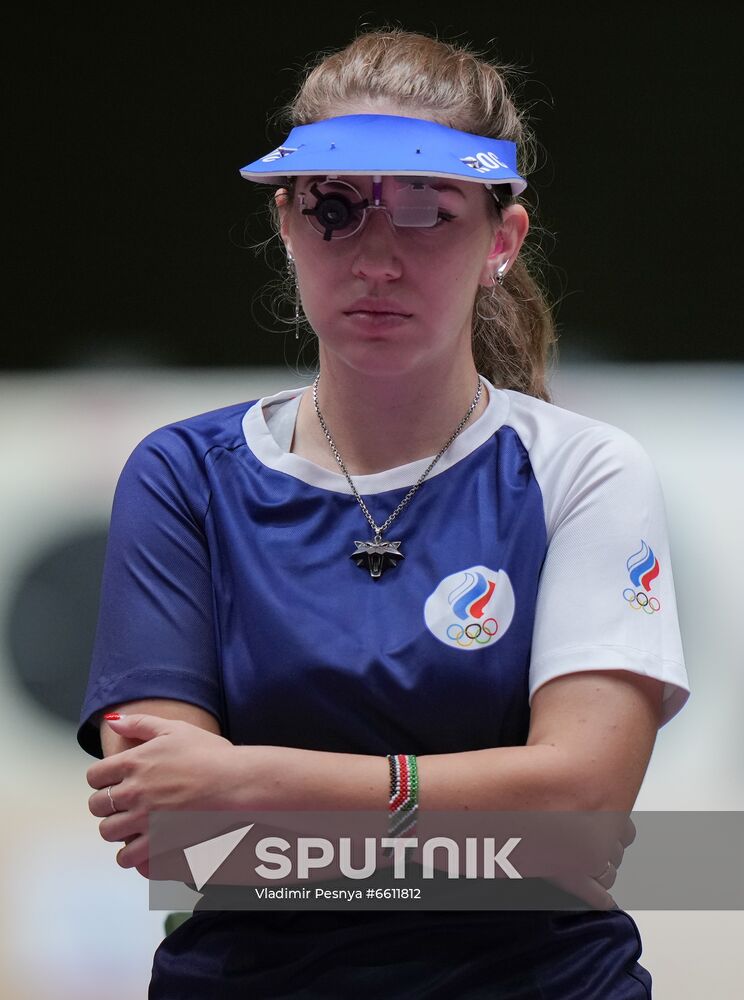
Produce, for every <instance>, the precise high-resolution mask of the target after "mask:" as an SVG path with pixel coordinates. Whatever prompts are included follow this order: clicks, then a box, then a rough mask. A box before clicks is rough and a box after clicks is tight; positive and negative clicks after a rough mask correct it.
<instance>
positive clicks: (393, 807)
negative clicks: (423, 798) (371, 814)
mask: <svg viewBox="0 0 744 1000" xmlns="http://www.w3.org/2000/svg"><path fill="white" fill-rule="evenodd" d="M387 759H388V763H389V764H390V801H389V804H388V808H389V814H388V819H389V822H388V834H389V836H391V837H404V836H414V835H415V833H416V816H417V813H418V769H417V767H416V757H415V755H414V754H412V753H396V754H388V755H387ZM388 850H391V849H390V848H389V849H388Z"/></svg>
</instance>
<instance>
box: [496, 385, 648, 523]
mask: <svg viewBox="0 0 744 1000" xmlns="http://www.w3.org/2000/svg"><path fill="white" fill-rule="evenodd" d="M502 391H503V392H504V393H505V395H506V397H507V399H508V402H509V410H508V413H507V415H506V418H505V420H504V425H505V426H508V427H511V428H512V429H513V431H514V433H515V434H516V435H517V437H518V438H519V440H520V442H521V444H522V446H523V447H524V449H525V451H526V453H527V455H528V458H529V462H530V466H531V468H532V471H533V473H534V475H535V478H536V480H537V482H538V485H539V486H540V489H541V491H542V494H543V498H544V502H545V509H546V519H547V521H548V525H549V526H550V524H551V523H552V524H553V525H554V524H555V521H556V518H557V517H558V516H559V515H560V513H561V511H565V508H566V504H567V502H569V501H570V500H571V499H572V498H574V499H578V498H579V497H580V496H587V495H588V494H589V493H591V492H592V491H595V492H596V491H597V490H603V489H606V488H613V487H614V486H617V485H620V484H622V486H623V489H624V490H625V492H626V493H630V494H632V493H633V491H634V490H639V491H645V490H648V489H654V490H655V489H657V487H658V480H657V476H656V471H655V468H654V466H653V463H652V461H651V458H650V456H649V454H648V452H647V451H646V449H645V448H644V446H643V445H642V444H641V443H640V442H639V441H638V440H637V439H636V438H634V437H633V436H632V435H631V434H629V433H628V432H627V431H625V430H623V429H622V428H620V427H616V426H615V425H614V424H609V423H606V422H605V421H603V420H597V419H595V418H593V417H588V416H585V415H584V414H581V413H575V412H574V411H572V410H567V409H565V408H563V407H561V406H557V405H556V404H555V403H548V402H546V401H545V400H542V399H536V398H535V397H534V396H528V395H526V394H525V393H521V392H518V391H516V390H513V389H504V390H502Z"/></svg>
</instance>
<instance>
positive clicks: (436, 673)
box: [78, 383, 689, 756]
mask: <svg viewBox="0 0 744 1000" xmlns="http://www.w3.org/2000/svg"><path fill="white" fill-rule="evenodd" d="M486 385H487V387H488V392H489V404H488V407H487V409H486V411H485V412H484V413H483V415H482V416H481V417H480V418H479V419H478V420H477V421H476V422H475V423H473V424H472V425H469V426H466V428H465V429H464V430H463V431H462V433H461V434H460V435H459V437H458V438H457V439H456V440H455V441H454V443H453V444H452V445H451V446H450V448H449V449H448V451H447V452H446V453H445V454H444V456H443V457H442V458H441V459H440V461H439V462H438V463H437V465H436V466H435V467H434V469H433V471H432V472H431V473H430V475H429V477H428V478H427V480H426V481H425V482H424V483H423V485H422V486H421V487H420V489H419V491H418V492H417V494H416V496H415V497H414V499H413V500H412V501H411V503H410V504H409V505H408V506H407V507H406V508H405V509H404V510H403V511H402V513H401V514H400V516H399V517H398V518H396V520H395V521H394V522H393V524H392V525H391V527H390V528H389V529H388V531H387V532H386V536H385V537H386V538H387V539H388V540H397V539H401V543H402V544H401V551H402V552H403V554H404V556H405V558H404V559H403V560H401V561H400V562H399V564H398V565H397V566H396V567H395V568H393V569H389V570H388V571H387V572H385V573H384V574H383V575H382V577H381V578H380V579H377V580H373V579H372V578H371V577H370V574H369V572H368V571H367V570H366V569H364V568H360V567H359V566H357V565H356V564H355V562H354V561H353V560H352V559H351V558H350V555H351V553H352V552H354V551H355V544H354V543H355V541H358V540H368V539H369V538H370V536H371V530H370V528H369V525H368V524H367V522H366V520H365V518H364V516H363V514H362V512H361V510H360V508H359V506H358V504H357V502H356V500H355V499H354V497H353V496H352V494H351V491H350V488H349V485H348V483H347V481H346V479H345V478H344V476H343V475H341V473H340V472H338V473H336V472H331V471H329V470H327V469H324V468H321V467H319V466H317V465H315V464H314V463H312V462H310V461H308V460H306V459H304V458H301V457H299V456H298V455H295V454H292V453H291V452H289V450H288V449H289V447H290V442H291V440H292V433H293V428H294V421H295V418H296V414H297V409H298V406H299V401H300V397H301V394H302V393H303V392H304V391H308V390H306V389H304V390H303V389H300V390H297V389H293V390H289V391H285V392H279V393H277V394H276V395H274V396H270V397H267V398H264V399H262V400H259V401H256V402H253V403H240V404H237V405H234V406H228V407H224V408H222V409H219V410H214V411H212V412H209V413H204V414H201V415H199V416H195V417H191V418H189V419H186V420H181V421H178V422H176V423H173V424H169V425H168V426H165V427H161V428H159V429H158V430H156V431H154V432H153V433H151V434H149V435H148V436H147V437H146V438H145V439H144V440H143V441H142V442H141V443H140V444H139V445H138V446H137V447H136V448H135V450H134V452H133V453H132V455H131V456H130V458H129V460H128V461H127V463H126V465H125V467H124V470H123V472H122V474H121V477H120V479H119V483H118V486H117V489H116V494H115V498H114V505H113V512H112V518H111V527H110V536H109V542H108V549H107V554H106V563H105V570H104V577H103V585H102V592H101V605H100V614H99V622H98V629H97V633H96V641H95V649H94V654H93V662H92V666H91V672H90V681H89V686H88V691H87V694H86V698H85V703H84V705H83V708H82V712H81V719H80V721H81V726H80V730H79V737H78V738H79V741H80V744H81V746H83V748H84V749H86V750H88V751H89V752H91V753H93V754H95V755H97V756H100V754H101V750H100V742H99V737H98V730H97V727H96V726H95V725H92V724H91V721H90V720H91V716H93V715H94V714H95V713H97V712H99V711H100V710H101V709H103V708H105V707H106V706H108V705H111V704H114V703H117V702H124V701H127V700H134V699H139V698H150V697H165V698H176V699H182V700H184V701H188V702H193V703H194V704H196V705H200V706H201V707H203V708H205V709H207V710H208V711H209V712H211V713H212V714H213V715H214V716H215V717H216V718H217V719H218V720H219V722H220V725H221V728H222V733H223V735H224V736H226V737H227V738H228V739H230V740H231V741H232V742H233V743H236V744H239V743H242V744H271V745H286V746H296V747H302V748H307V749H316V750H329V751H345V752H350V753H366V754H375V753H379V754H385V753H391V752H396V753H416V754H426V753H446V752H453V751H460V750H471V749H481V748H485V747H491V746H510V745H521V744H524V743H525V742H526V739H527V732H528V727H529V703H530V700H531V698H532V696H533V695H534V692H535V691H536V690H537V689H538V688H539V687H540V685H542V684H544V683H545V682H546V681H548V680H550V679H552V678H554V677H558V676H560V675H562V674H568V673H572V672H574V671H581V670H598V669H607V670H612V669H624V670H630V671H633V672H636V673H639V674H643V675H646V676H650V677H656V678H659V679H660V680H662V681H664V701H663V716H662V724H664V723H665V722H667V721H668V720H669V719H670V718H671V717H672V716H673V715H674V714H676V712H678V711H679V710H680V709H681V707H682V706H683V704H684V703H685V701H686V699H687V697H688V695H689V685H688V680H687V675H686V671H685V666H684V660H683V654H682V646H681V641H680V634H679V626H678V621H677V612H676V607H675V596H674V583H673V578H672V567H671V562H670V555H669V546H668V539H667V528H666V521H665V513H664V502H663V498H662V493H661V490H660V486H659V482H658V479H657V476H656V473H655V471H654V469H653V466H652V464H651V461H650V459H649V458H648V456H647V454H646V453H645V451H644V450H643V448H642V447H641V446H640V445H639V444H638V443H637V442H636V441H635V440H634V439H633V438H632V437H630V436H629V435H628V434H626V433H625V432H623V431H621V430H619V429H617V428H615V427H613V426H611V425H609V424H606V423H603V422H601V421H597V420H593V419H590V418H587V417H585V416H581V415H579V414H576V413H572V412H570V411H568V410H565V409H562V408H560V407H558V406H555V405H553V404H550V403H546V402H544V401H542V400H539V399H535V398H533V397H531V396H527V395H524V394H522V393H520V392H516V391H512V390H503V389H498V390H497V389H494V388H493V386H491V385H490V384H488V383H486ZM428 462H429V460H428V459H422V460H420V461H416V462H412V463H409V464H407V465H403V466H399V467H397V468H394V469H390V470H388V471H385V472H381V473H377V474H373V475H366V476H356V477H355V485H356V486H357V489H358V490H359V492H360V494H361V495H362V496H363V497H364V500H365V502H366V504H367V505H368V507H369V508H370V511H371V513H372V515H373V517H374V518H375V520H376V521H377V523H378V524H380V523H382V522H383V521H384V520H385V518H386V517H387V515H388V514H389V513H390V512H391V511H392V510H394V509H395V507H396V506H397V504H398V503H399V502H400V500H401V499H402V498H403V496H404V495H405V493H406V492H407V490H408V489H409V488H410V486H411V485H412V484H413V483H415V482H416V481H417V479H418V477H419V476H420V475H421V473H422V472H423V471H424V469H425V468H426V466H427V465H428Z"/></svg>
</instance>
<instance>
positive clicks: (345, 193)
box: [301, 181, 369, 240]
mask: <svg viewBox="0 0 744 1000" xmlns="http://www.w3.org/2000/svg"><path fill="white" fill-rule="evenodd" d="M301 201H302V205H303V206H304V207H303V209H302V214H303V215H304V216H305V218H306V219H307V221H308V222H309V223H310V225H311V226H312V227H313V229H314V230H315V231H316V232H318V233H320V234H321V235H322V236H323V239H324V240H330V239H344V238H345V237H347V236H353V234H354V233H355V232H356V231H357V230H358V229H359V228H360V227H361V225H362V222H363V221H364V209H365V208H366V207H367V205H368V204H369V202H368V201H367V199H366V198H362V196H361V195H360V193H359V192H358V191H357V189H356V188H355V187H352V185H351V184H347V183H346V181H322V182H320V183H313V184H312V185H311V186H310V191H309V192H305V193H304V194H303V195H302V196H301Z"/></svg>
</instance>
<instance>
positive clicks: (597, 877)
mask: <svg viewBox="0 0 744 1000" xmlns="http://www.w3.org/2000/svg"><path fill="white" fill-rule="evenodd" d="M614 867H615V866H614V865H613V863H612V862H611V861H608V862H607V867H606V868H605V870H604V871H603V872H602V874H601V875H594V876H593V878H594V881H595V882H599V883H600V884H601V883H602V879H603V878H606V877H607V876H608V875H609V874H610V872H611V870H612V869H613V868H614Z"/></svg>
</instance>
